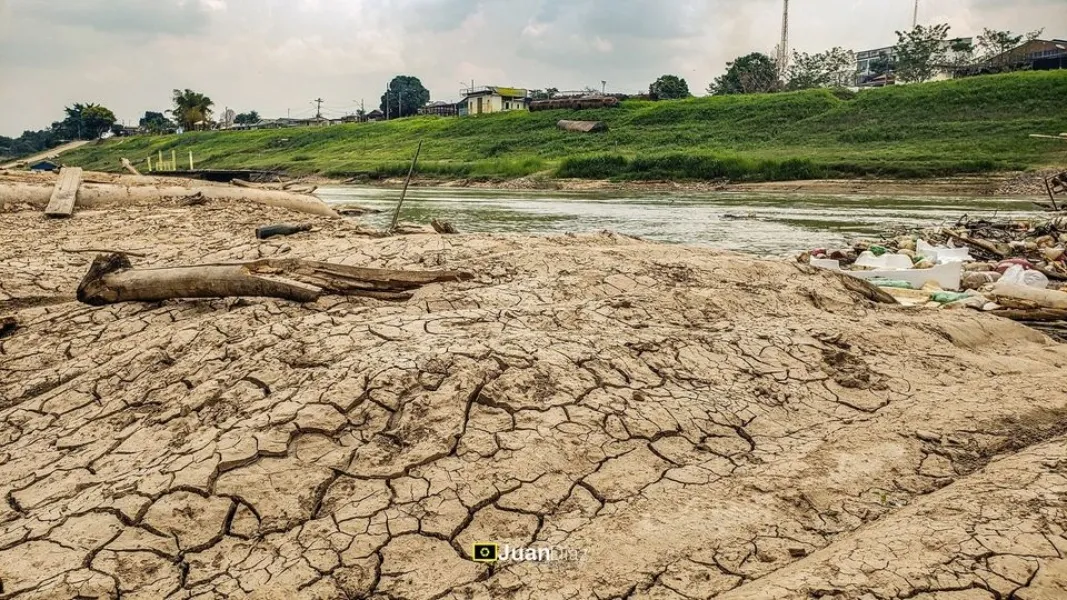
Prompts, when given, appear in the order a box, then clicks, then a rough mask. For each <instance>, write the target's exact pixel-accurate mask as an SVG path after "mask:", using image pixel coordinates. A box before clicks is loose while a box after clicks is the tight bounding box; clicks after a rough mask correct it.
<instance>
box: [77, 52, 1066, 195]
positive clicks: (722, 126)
mask: <svg viewBox="0 0 1067 600" xmlns="http://www.w3.org/2000/svg"><path fill="white" fill-rule="evenodd" d="M1065 98H1067V71H1059V72H1039V73H1016V74H1010V75H998V76H989V77H976V78H971V79H964V80H958V81H948V82H940V83H930V84H923V85H911V86H900V87H891V88H885V89H878V90H867V91H864V92H861V93H859V94H856V95H854V96H852V95H848V94H846V95H844V96H843V97H839V96H837V95H835V94H833V93H831V92H830V91H827V90H809V91H804V92H794V93H785V94H767V95H751V96H728V97H713V98H692V99H689V100H680V101H672V102H642V101H630V102H625V103H623V105H622V107H621V108H617V109H605V110H595V111H581V112H575V111H549V112H540V113H529V112H513V113H504V114H496V115H483V116H477V117H464V118H437V117H418V118H410V119H403V120H398V121H392V122H389V123H368V124H353V125H344V126H334V127H326V128H302V129H284V130H269V131H246V132H203V133H187V134H185V135H182V136H162V137H136V138H128V139H122V140H112V141H109V142H104V143H100V144H96V145H93V146H90V147H86V148H83V149H80V150H78V151H76V152H72V153H70V154H67V155H64V162H66V163H68V164H76V165H80V166H84V167H87V168H90V169H99V170H109V171H114V170H118V168H119V159H120V158H121V157H127V158H129V159H131V160H134V161H135V162H136V163H137V164H138V165H144V163H145V158H146V157H148V156H153V157H154V156H156V154H157V152H158V151H163V153H164V155H165V156H167V157H168V158H169V156H170V152H171V150H176V151H177V155H178V157H179V159H178V164H179V167H180V168H184V166H187V164H188V163H187V160H188V152H189V151H190V150H192V151H193V152H194V155H195V157H196V161H197V166H198V167H202V168H256V169H259V168H268V169H282V170H285V171H288V172H289V173H292V174H319V175H325V176H329V177H352V176H360V175H365V176H368V177H371V178H380V177H389V176H396V175H401V174H403V173H406V171H407V164H408V161H409V160H410V156H411V153H412V152H413V151H414V149H415V145H416V143H417V142H418V140H420V139H422V140H424V141H425V143H424V145H423V152H422V158H421V160H420V168H419V172H420V173H421V174H422V175H424V176H437V177H442V178H479V179H496V178H514V177H521V176H527V175H531V174H534V173H542V174H545V175H548V176H556V177H578V178H593V179H604V178H607V179H624V180H625V179H645V180H648V179H676V180H684V179H718V178H727V179H730V180H735V181H761V180H764V181H767V180H770V181H775V180H793V179H818V178H832V177H860V176H879V177H895V178H912V177H936V176H947V175H955V174H964V173H981V172H990V171H1001V170H1019V169H1026V168H1032V167H1044V166H1051V165H1063V164H1065V163H1067V143H1063V142H1058V141H1055V140H1041V139H1033V138H1029V137H1028V134H1030V133H1048V134H1058V133H1060V132H1064V131H1067V102H1065V100H1064V99H1065ZM565 118H572V119H586V120H603V121H606V122H607V123H608V125H609V127H610V130H609V131H608V132H606V133H602V134H580V133H568V132H561V131H558V130H557V129H556V128H555V123H556V121H557V120H559V119H565Z"/></svg>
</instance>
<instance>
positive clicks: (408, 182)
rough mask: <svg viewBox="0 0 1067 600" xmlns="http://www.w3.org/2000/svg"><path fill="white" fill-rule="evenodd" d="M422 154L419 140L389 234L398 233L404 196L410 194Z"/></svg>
mask: <svg viewBox="0 0 1067 600" xmlns="http://www.w3.org/2000/svg"><path fill="white" fill-rule="evenodd" d="M420 152H422V140H419V147H418V148H416V149H415V157H414V158H412V159H411V168H410V169H408V176H407V179H405V180H404V190H403V191H402V192H400V202H397V203H396V211H395V212H394V213H393V223H392V225H390V226H389V233H392V232H394V231H396V226H397V224H398V223H400V207H401V206H403V205H404V196H407V194H408V184H410V183H411V175H412V174H413V173H414V172H415V163H417V162H419V153H420Z"/></svg>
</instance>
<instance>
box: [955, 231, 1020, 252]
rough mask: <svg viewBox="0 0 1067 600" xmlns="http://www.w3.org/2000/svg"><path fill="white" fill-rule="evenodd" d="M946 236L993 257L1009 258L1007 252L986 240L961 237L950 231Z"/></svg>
mask: <svg viewBox="0 0 1067 600" xmlns="http://www.w3.org/2000/svg"><path fill="white" fill-rule="evenodd" d="M945 234H946V235H948V237H950V238H952V239H954V240H956V241H959V242H963V243H964V244H967V245H968V246H972V247H974V248H978V249H979V250H984V251H985V252H988V253H990V254H992V255H993V256H996V257H997V258H1007V256H1008V253H1007V252H1004V251H1003V250H1001V249H999V248H997V247H996V246H994V245H993V244H991V243H990V242H987V241H985V240H976V239H974V238H971V237H967V236H965V235H959V234H957V233H953V232H951V231H948V230H946V231H945Z"/></svg>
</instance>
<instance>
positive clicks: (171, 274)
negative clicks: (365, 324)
mask: <svg viewBox="0 0 1067 600" xmlns="http://www.w3.org/2000/svg"><path fill="white" fill-rule="evenodd" d="M472 277H473V276H472V275H471V274H469V273H463V272H458V271H394V270H388V269H368V268H363V267H352V266H349V265H340V264H334V263H324V262H316V261H305V260H298V259H286V260H274V259H266V260H260V261H256V262H251V263H231V264H206V265H194V266H181V267H164V268H155V269H134V268H133V266H132V265H131V264H130V261H129V259H128V258H127V257H126V256H124V255H122V254H109V255H101V256H97V257H96V259H95V260H93V264H92V265H91V266H90V267H89V272H88V273H86V275H85V277H84V278H83V279H82V281H81V283H80V284H79V285H78V294H77V297H78V300H79V301H80V302H84V303H86V304H91V305H94V306H100V305H104V304H113V303H116V302H135V301H140V302H159V301H162V300H171V299H176V298H227V297H235V296H258V297H272V298H282V299H284V300H293V301H295V302H312V301H314V300H316V299H318V298H319V297H320V296H321V295H323V294H324V293H333V294H339V295H351V296H367V297H371V298H378V299H383V300H406V299H408V298H410V297H411V292H410V290H413V289H416V288H418V287H421V286H423V285H425V284H428V283H434V282H443V281H465V280H469V279H471V278H472Z"/></svg>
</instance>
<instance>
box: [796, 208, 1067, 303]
mask: <svg viewBox="0 0 1067 600" xmlns="http://www.w3.org/2000/svg"><path fill="white" fill-rule="evenodd" d="M1065 247H1067V217H1058V218H1054V219H1050V220H1044V221H1036V222H1028V221H1000V222H994V221H988V220H985V219H972V220H963V219H961V220H960V222H958V223H956V225H955V226H953V227H938V228H932V229H926V230H922V231H919V232H913V233H906V234H901V235H894V236H887V237H886V238H885V239H883V240H880V241H875V240H857V241H855V242H854V243H853V244H852V246H851V247H850V248H842V249H816V250H812V251H810V252H805V253H804V254H802V255H801V256H800V257H798V260H799V261H800V262H804V263H808V264H811V265H813V266H816V267H820V268H824V269H834V270H841V271H843V272H845V273H847V274H848V275H851V276H853V277H858V278H860V279H865V280H867V281H869V282H871V283H872V284H874V285H877V286H879V287H880V288H882V289H883V290H884V291H886V292H887V293H888V294H890V295H891V296H893V297H894V298H896V299H897V301H899V302H900V303H901V304H904V305H908V306H925V307H928V308H950V309H951V308H972V309H977V310H985V311H1003V310H1010V311H1015V312H1012V314H1013V315H1014V316H1020V317H1025V316H1027V315H1018V314H1016V312H1017V311H1020V310H1021V311H1036V310H1042V311H1045V312H1043V313H1042V316H1043V317H1046V318H1048V317H1055V316H1057V314H1054V313H1049V312H1048V311H1049V310H1054V311H1060V310H1062V311H1064V314H1063V315H1060V316H1062V318H1063V319H1065V320H1067V304H1064V302H1065V301H1067V293H1065V292H1067V253H1065V250H1064V249H1065ZM1061 289H1064V290H1065V291H1064V292H1061V291H1059V290H1061ZM1016 296H1026V298H1017V297H1016ZM1061 296H1062V297H1061ZM1035 314H1036V313H1035ZM1029 316H1034V314H1030V315H1029ZM1019 320H1023V319H1022V318H1020V319H1019Z"/></svg>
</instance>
